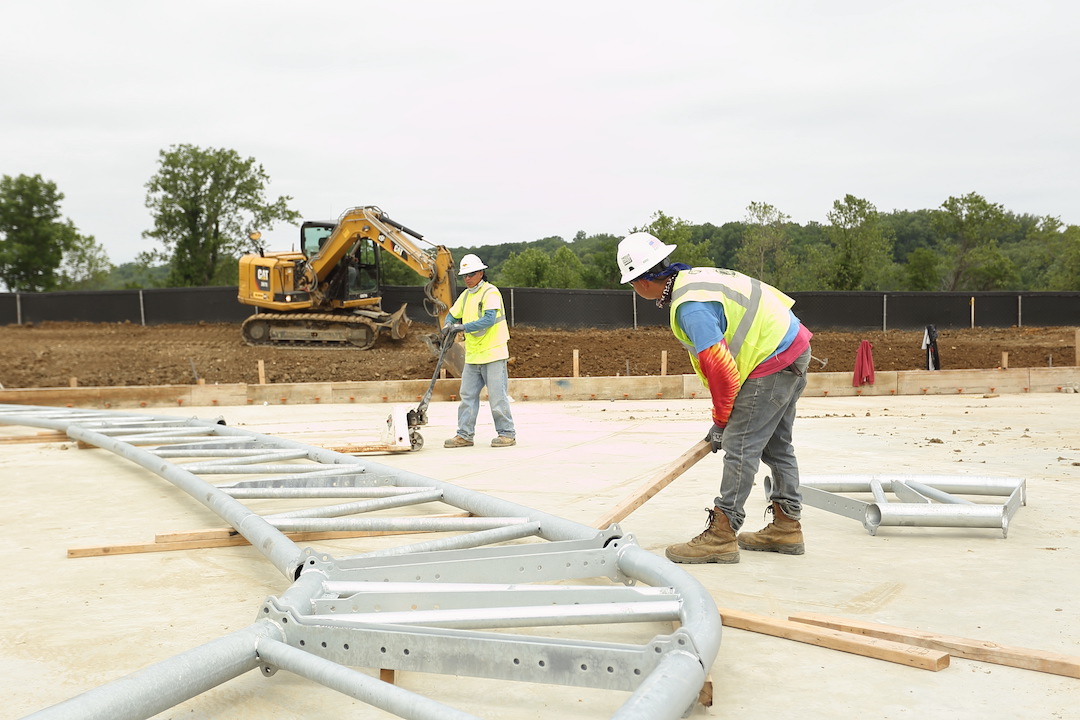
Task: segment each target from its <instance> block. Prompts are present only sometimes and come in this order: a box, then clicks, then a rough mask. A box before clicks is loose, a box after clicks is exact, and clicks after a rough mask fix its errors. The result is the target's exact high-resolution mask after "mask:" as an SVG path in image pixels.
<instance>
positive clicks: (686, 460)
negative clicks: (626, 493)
mask: <svg viewBox="0 0 1080 720" xmlns="http://www.w3.org/2000/svg"><path fill="white" fill-rule="evenodd" d="M711 451H712V445H710V444H709V442H708V441H707V440H699V441H698V442H696V443H694V445H693V446H692V447H691V448H690V449H689V450H687V451H686V452H684V453H683V454H682V455H680V456H679V457H678V458H677V459H676V460H675V461H674V462H673V463H671V464H670V465H668V466H667V467H665V468H664V469H662V470H661V471H660V473H659V474H658V475H657V476H656V477H654V478H653V479H652V480H650V481H649V482H647V483H646V484H645V485H643V486H641V487H640V488H639V489H638V490H637V491H636V492H635V493H634V494H633V495H631V496H630V497H628V498H626V499H625V500H623V501H622V502H621V503H619V504H618V505H617V506H616V507H615V509H614V510H612V511H611V512H609V513H606V514H605V515H604V516H603V517H601V518H599V519H598V520H597V521H596V522H594V523H593V525H592V527H594V528H597V529H600V530H605V529H607V528H608V527H609V526H610V525H611V524H612V523H617V522H619V521H620V520H623V519H624V518H626V516H627V515H629V514H630V513H632V512H634V511H635V510H637V509H638V508H639V507H641V506H642V505H644V504H645V503H646V502H647V501H648V500H649V498H651V497H652V496H653V495H656V493H658V492H660V491H661V490H663V489H664V488H665V487H667V486H668V485H670V484H671V482H672V481H673V480H675V478H677V477H679V476H680V475H682V474H683V473H684V472H686V471H687V470H689V469H690V468H692V467H693V466H694V465H695V464H696V463H697V461H698V460H700V459H701V458H703V457H705V456H706V455H708V454H709V453H710V452H711Z"/></svg>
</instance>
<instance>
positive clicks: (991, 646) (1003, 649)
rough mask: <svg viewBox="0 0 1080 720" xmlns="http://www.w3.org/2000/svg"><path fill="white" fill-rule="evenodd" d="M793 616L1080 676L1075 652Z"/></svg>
mask: <svg viewBox="0 0 1080 720" xmlns="http://www.w3.org/2000/svg"><path fill="white" fill-rule="evenodd" d="M789 619H790V620H792V621H793V622H798V623H804V624H807V625H814V626H818V627H823V628H832V629H835V630H841V631H843V632H848V633H856V634H859V635H864V636H867V637H874V638H882V639H885V640H893V641H896V642H904V643H908V644H910V645H918V646H919V647H925V648H931V649H934V650H941V651H944V652H948V653H951V654H953V655H956V656H957V657H962V658H966V659H968V660H980V661H982V662H988V663H994V664H996V665H1008V666H1009V667H1017V668H1023V669H1025V670H1036V671H1038V672H1045V673H1052V674H1054V675H1065V676H1067V677H1073V678H1080V657H1075V656H1071V655H1062V654H1060V653H1051V652H1043V651H1041V650H1029V649H1027V648H1019V647H1008V646H1005V645H998V644H997V643H992V642H988V641H985V640H972V639H969V638H963V637H956V636H952V635H939V634H937V633H930V632H924V631H922V630H911V629H908V628H899V627H892V626H890V625H879V624H877V623H871V622H862V621H860V620H847V619H844V618H837V617H830V616H828V615H820V614H817V613H799V614H797V615H792V616H790V618H789Z"/></svg>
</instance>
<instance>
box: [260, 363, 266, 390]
mask: <svg viewBox="0 0 1080 720" xmlns="http://www.w3.org/2000/svg"><path fill="white" fill-rule="evenodd" d="M259 384H260V385H265V384H266V363H265V362H263V361H262V360H260V361H259Z"/></svg>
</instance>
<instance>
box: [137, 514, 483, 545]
mask: <svg viewBox="0 0 1080 720" xmlns="http://www.w3.org/2000/svg"><path fill="white" fill-rule="evenodd" d="M424 517H425V518H456V517H472V513H467V512H464V513H440V514H436V515H424ZM321 532H323V533H330V532H343V533H350V532H353V531H351V530H323V531H321ZM357 532H371V531H370V530H364V531H357ZM300 534H303V533H297V532H292V533H288V532H287V533H285V535H286V536H288V537H290V538H291V537H293V536H294V535H300ZM306 534H309V535H310V534H314V533H306ZM231 537H240V533H238V532H236V530H233V529H232V528H229V527H223V528H207V529H206V530H181V531H177V532H167V533H158V534H157V535H155V536H154V542H158V543H173V542H189V541H192V540H220V539H222V538H231ZM349 537H353V536H349ZM355 537H365V536H363V535H357V536H355Z"/></svg>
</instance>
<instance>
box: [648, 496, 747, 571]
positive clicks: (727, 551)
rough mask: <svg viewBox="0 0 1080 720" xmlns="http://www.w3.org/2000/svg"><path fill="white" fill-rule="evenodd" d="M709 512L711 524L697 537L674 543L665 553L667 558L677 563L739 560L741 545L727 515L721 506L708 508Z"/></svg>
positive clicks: (729, 562)
mask: <svg viewBox="0 0 1080 720" xmlns="http://www.w3.org/2000/svg"><path fill="white" fill-rule="evenodd" d="M706 512H708V513H709V526H708V527H707V528H705V530H704V531H703V532H702V533H701V534H700V535H698V536H697V537H696V538H694V539H693V540H691V541H690V542H687V543H679V544H678V545H672V546H671V547H669V548H668V549H667V551H666V552H665V553H664V554H665V555H667V559H668V560H670V561H671V562H677V563H723V564H725V565H733V564H734V563H737V562H739V545H738V543H736V541H735V531H734V530H732V529H731V523H730V522H729V521H728V517H727V515H725V514H724V511H723V510H721V509H720V508H716V507H714V508H706Z"/></svg>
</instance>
